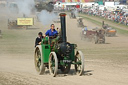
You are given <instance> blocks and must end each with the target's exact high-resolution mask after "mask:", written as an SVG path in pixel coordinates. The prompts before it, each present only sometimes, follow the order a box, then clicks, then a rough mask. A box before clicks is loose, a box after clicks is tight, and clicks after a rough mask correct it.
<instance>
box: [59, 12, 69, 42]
mask: <svg viewBox="0 0 128 85" xmlns="http://www.w3.org/2000/svg"><path fill="white" fill-rule="evenodd" d="M65 17H66V14H65V13H61V14H60V21H61V34H62V42H67V39H66V23H65V21H66V18H65Z"/></svg>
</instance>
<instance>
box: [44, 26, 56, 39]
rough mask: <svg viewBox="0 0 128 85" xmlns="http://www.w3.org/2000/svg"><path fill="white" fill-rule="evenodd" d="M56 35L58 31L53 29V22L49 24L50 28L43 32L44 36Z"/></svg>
mask: <svg viewBox="0 0 128 85" xmlns="http://www.w3.org/2000/svg"><path fill="white" fill-rule="evenodd" d="M57 35H58V32H57V31H56V30H55V26H54V24H51V28H50V29H49V30H47V32H46V33H45V36H49V37H55V36H57Z"/></svg>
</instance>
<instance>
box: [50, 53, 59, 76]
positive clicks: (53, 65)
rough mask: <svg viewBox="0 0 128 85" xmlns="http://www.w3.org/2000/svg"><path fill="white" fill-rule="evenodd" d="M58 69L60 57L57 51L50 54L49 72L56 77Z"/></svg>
mask: <svg viewBox="0 0 128 85" xmlns="http://www.w3.org/2000/svg"><path fill="white" fill-rule="evenodd" d="M57 71H58V59H57V55H56V53H55V52H51V53H50V56H49V72H50V74H51V75H52V76H53V77H55V76H56V75H57Z"/></svg>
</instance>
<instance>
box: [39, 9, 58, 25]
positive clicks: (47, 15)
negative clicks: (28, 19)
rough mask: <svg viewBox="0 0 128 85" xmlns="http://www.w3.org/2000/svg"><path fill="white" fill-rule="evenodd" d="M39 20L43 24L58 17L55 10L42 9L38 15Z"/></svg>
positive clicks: (49, 22)
mask: <svg viewBox="0 0 128 85" xmlns="http://www.w3.org/2000/svg"><path fill="white" fill-rule="evenodd" d="M37 17H38V20H39V21H41V23H42V24H43V25H48V24H51V23H52V21H54V20H56V19H57V17H58V16H57V15H56V14H55V13H54V12H48V11H46V10H42V11H41V12H40V13H39V14H38V15H37Z"/></svg>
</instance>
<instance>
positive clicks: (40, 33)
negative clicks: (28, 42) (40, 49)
mask: <svg viewBox="0 0 128 85" xmlns="http://www.w3.org/2000/svg"><path fill="white" fill-rule="evenodd" d="M42 35H43V34H42V32H39V33H38V37H37V38H36V40H35V47H36V46H37V45H41V41H42V39H43V36H42Z"/></svg>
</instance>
